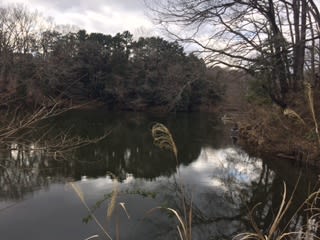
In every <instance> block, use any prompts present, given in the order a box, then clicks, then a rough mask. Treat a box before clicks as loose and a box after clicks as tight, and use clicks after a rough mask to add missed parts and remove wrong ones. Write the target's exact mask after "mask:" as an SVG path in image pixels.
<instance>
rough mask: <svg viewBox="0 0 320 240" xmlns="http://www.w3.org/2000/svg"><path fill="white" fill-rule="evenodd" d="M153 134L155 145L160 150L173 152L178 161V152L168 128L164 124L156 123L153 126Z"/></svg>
mask: <svg viewBox="0 0 320 240" xmlns="http://www.w3.org/2000/svg"><path fill="white" fill-rule="evenodd" d="M151 132H152V137H153V142H154V144H155V145H157V146H158V147H160V148H163V149H167V150H170V151H172V152H173V154H174V156H175V158H176V160H177V161H178V150H177V147H176V144H175V142H174V141H173V138H172V135H171V133H170V131H169V130H168V128H167V127H166V126H164V125H163V124H162V123H156V124H154V125H153V126H152V130H151Z"/></svg>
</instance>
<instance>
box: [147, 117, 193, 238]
mask: <svg viewBox="0 0 320 240" xmlns="http://www.w3.org/2000/svg"><path fill="white" fill-rule="evenodd" d="M151 132H152V136H153V139H154V144H155V145H156V146H158V147H160V148H162V149H167V150H169V151H171V152H172V153H173V154H174V157H175V159H176V163H177V165H176V169H177V173H178V175H180V174H179V170H178V167H179V162H178V150H177V147H176V144H175V142H174V140H173V137H172V134H171V132H170V131H169V129H168V128H167V127H166V126H165V125H163V124H161V123H156V124H154V125H153V127H152V130H151ZM178 186H179V189H180V191H181V193H182V203H181V204H182V208H183V213H179V212H178V211H177V210H175V209H173V208H169V207H166V208H163V207H159V208H156V209H165V210H167V211H169V212H171V213H172V214H173V215H174V216H175V217H176V219H177V220H178V225H177V230H178V234H179V237H180V239H181V240H191V239H192V201H190V204H189V206H187V199H186V194H185V190H184V184H183V183H182V182H180V183H178Z"/></svg>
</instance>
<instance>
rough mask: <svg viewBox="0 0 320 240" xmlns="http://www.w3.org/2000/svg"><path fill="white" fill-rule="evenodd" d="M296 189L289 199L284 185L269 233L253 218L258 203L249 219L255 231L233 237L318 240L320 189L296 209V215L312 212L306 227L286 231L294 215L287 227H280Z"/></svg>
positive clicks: (243, 239)
mask: <svg viewBox="0 0 320 240" xmlns="http://www.w3.org/2000/svg"><path fill="white" fill-rule="evenodd" d="M296 186H297V185H296ZM294 193H295V190H294V191H293V193H292V195H291V196H290V198H289V199H288V200H287V190H286V185H285V184H284V185H283V195H282V201H281V204H280V207H279V210H278V212H277V215H276V216H275V218H274V220H273V222H272V224H271V226H270V228H269V231H268V232H267V234H263V233H262V231H261V230H260V229H259V228H258V226H257V224H256V222H255V221H254V219H253V212H254V210H255V208H256V207H257V205H256V206H255V207H254V208H253V209H252V210H251V211H250V213H249V219H250V222H251V225H252V227H253V229H254V232H245V233H240V234H238V235H236V236H235V237H234V238H233V239H234V240H270V239H273V240H282V239H297V240H316V239H320V237H319V236H317V231H318V228H319V224H320V222H319V212H320V211H319V209H318V208H317V207H316V204H317V201H318V200H319V195H320V189H319V190H318V191H316V192H314V193H312V194H310V195H309V196H308V198H307V199H306V200H305V201H304V203H303V204H301V205H300V207H298V209H296V211H295V213H294V215H296V214H297V213H298V212H299V211H301V210H305V211H308V212H310V214H311V216H310V217H309V218H308V219H307V220H306V222H305V223H304V227H303V228H301V229H298V230H296V231H288V232H286V229H287V228H288V227H289V225H290V223H291V221H292V220H293V217H294V215H293V216H292V217H291V220H290V221H289V222H287V223H286V225H285V227H284V228H283V229H280V223H281V220H282V219H283V216H284V215H285V214H286V213H287V211H288V209H289V207H290V205H291V203H292V200H293V197H294ZM308 204H309V205H310V208H306V207H305V206H306V205H308Z"/></svg>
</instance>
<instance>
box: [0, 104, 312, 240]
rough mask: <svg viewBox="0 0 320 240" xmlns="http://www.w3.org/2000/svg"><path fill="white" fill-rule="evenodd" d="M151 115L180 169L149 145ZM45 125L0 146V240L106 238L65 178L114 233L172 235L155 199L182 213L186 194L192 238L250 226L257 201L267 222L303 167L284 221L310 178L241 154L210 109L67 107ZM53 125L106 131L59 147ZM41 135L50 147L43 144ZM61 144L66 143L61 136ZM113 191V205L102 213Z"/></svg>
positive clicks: (225, 235) (260, 219)
mask: <svg viewBox="0 0 320 240" xmlns="http://www.w3.org/2000/svg"><path fill="white" fill-rule="evenodd" d="M155 122H161V123H164V124H165V125H166V126H167V127H168V128H169V129H170V130H171V132H172V134H173V136H174V139H175V141H176V144H177V147H178V151H179V153H178V156H179V157H178V161H179V164H178V167H177V163H176V160H175V159H174V157H173V156H172V154H171V153H170V152H167V151H163V150H160V149H158V148H157V147H155V146H154V145H153V140H152V137H151V132H150V129H151V126H152V125H153V123H155ZM46 126H50V131H49V132H48V131H46V130H44V129H47V128H41V129H40V130H39V131H38V132H37V133H35V134H34V135H33V136H28V137H26V139H24V142H25V141H27V143H28V144H27V146H25V145H21V144H19V143H13V144H11V145H10V146H8V147H6V148H3V149H2V150H1V152H0V234H1V235H0V236H1V237H0V238H1V239H3V240H21V239H24V240H51V239H52V240H53V239H54V240H57V239H59V240H64V239H65V240H84V239H87V238H89V237H92V239H107V238H106V237H105V235H104V234H103V232H102V231H101V230H100V229H99V227H98V225H97V224H96V223H95V222H94V221H93V220H90V219H89V218H88V211H87V209H86V208H85V206H84V204H83V203H82V202H81V200H80V198H79V196H78V195H77V194H76V192H75V191H74V189H73V188H72V187H71V185H70V182H73V183H74V186H75V187H76V188H77V189H78V191H79V192H80V195H82V196H83V198H84V200H85V202H86V204H87V205H88V206H89V207H90V208H91V209H92V211H93V212H94V214H95V216H96V217H97V219H98V220H99V222H100V223H101V224H102V225H103V227H104V228H105V229H106V230H107V231H108V233H109V234H110V235H111V236H112V238H113V239H117V238H118V239H176V238H177V236H178V235H177V228H176V225H177V222H176V220H175V218H174V217H173V216H172V214H170V213H169V212H168V211H166V210H164V209H160V208H159V207H171V208H174V209H176V210H177V211H180V212H181V213H182V212H183V204H182V202H183V199H185V202H186V205H190V202H192V206H193V216H194V218H193V223H192V226H193V230H192V231H193V236H194V239H231V238H232V237H233V236H235V235H236V234H238V233H241V232H244V231H248V230H249V231H250V230H252V229H251V225H250V223H249V221H248V212H249V210H250V209H251V208H252V207H253V206H254V205H255V204H257V203H259V202H260V203H261V204H260V205H259V207H258V208H257V209H256V212H255V215H256V222H257V224H258V225H259V227H260V228H261V229H268V226H269V225H270V223H271V219H273V217H274V216H275V214H276V210H277V207H278V206H279V204H280V202H281V193H282V190H283V182H284V181H285V182H286V183H287V188H288V192H291V191H292V189H293V188H294V186H295V183H296V181H297V179H298V177H299V175H300V174H301V175H302V178H301V180H300V182H299V184H298V186H297V191H296V195H295V196H296V197H295V199H294V201H293V203H292V210H289V214H288V216H286V217H285V218H287V219H289V218H290V217H291V215H290V213H293V212H294V210H295V208H296V207H298V206H299V205H300V204H301V202H302V201H303V200H304V198H305V197H306V196H307V194H308V193H310V191H312V190H313V188H314V186H315V184H316V181H317V175H316V174H315V173H313V172H312V171H311V170H309V169H307V168H305V167H304V168H301V167H300V168H299V167H297V166H293V165H291V164H290V163H287V162H284V161H280V160H273V161H270V159H263V160H262V159H259V158H254V157H251V156H249V155H248V154H247V153H246V152H245V151H243V150H242V149H241V148H239V147H237V146H234V145H233V144H232V141H231V139H230V137H229V136H228V131H229V130H228V129H226V128H225V127H224V126H222V124H221V123H220V121H219V120H218V119H217V118H216V117H215V116H214V115H211V114H199V113H196V114H172V115H169V116H166V117H165V116H155V115H148V114H140V113H105V112H104V111H92V110H86V111H74V112H70V113H67V114H65V115H64V116H60V117H59V118H56V119H54V120H50V121H49V122H47V123H46ZM61 132H63V133H66V134H68V136H69V138H70V137H77V136H81V137H82V138H94V137H99V136H102V135H103V134H104V133H106V132H107V133H109V134H108V136H107V137H106V138H105V139H103V140H101V141H100V142H98V143H95V144H90V145H88V146H85V147H82V148H78V149H73V150H72V151H67V152H65V151H64V152H63V153H62V154H60V153H59V152H57V151H58V150H61V146H54V144H57V143H58V142H61V140H62V139H63V137H62V135H59V133H61ZM35 139H38V141H37V142H36V140H35ZM39 139H40V140H39ZM75 139H76V138H75ZM43 142H47V143H50V145H51V150H52V151H53V152H55V151H56V154H53V153H52V152H46V151H44V150H42V149H41V143H43ZM64 145H65V147H66V149H68V142H65V143H64ZM270 158H271V157H270ZM113 191H116V192H117V198H116V202H115V203H116V204H115V207H114V211H113V214H112V216H111V217H107V208H108V204H109V203H110V201H111V198H110V195H111V193H112V192H113ZM122 206H125V209H126V211H127V213H126V212H125V211H124V209H123V207H122ZM303 217H304V216H303V215H299V216H298V217H296V218H294V219H293V221H294V224H293V226H294V227H297V226H298V227H299V223H300V222H301V220H302V219H303ZM287 219H284V222H286V220H287ZM96 235H97V236H99V237H94V238H93V236H96Z"/></svg>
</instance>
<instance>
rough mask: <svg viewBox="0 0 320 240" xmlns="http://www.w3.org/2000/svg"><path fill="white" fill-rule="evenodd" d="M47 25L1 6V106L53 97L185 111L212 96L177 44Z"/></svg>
mask: <svg viewBox="0 0 320 240" xmlns="http://www.w3.org/2000/svg"><path fill="white" fill-rule="evenodd" d="M49 25H50V24H49V22H48V21H47V20H44V18H43V17H42V16H41V14H39V13H37V12H30V11H29V10H28V9H26V8H25V7H23V6H20V5H15V6H8V7H2V8H0V91H1V92H0V94H1V95H2V96H6V97H7V101H2V102H3V103H4V102H6V103H7V102H9V101H17V100H19V101H23V102H25V103H27V104H35V105H37V104H50V101H51V100H52V99H56V98H59V99H65V100H68V101H70V102H71V101H72V102H84V101H90V100H98V101H100V102H103V103H105V104H106V105H107V106H108V107H109V108H113V109H126V110H148V109H150V108H159V109H162V110H164V111H172V110H177V111H180V110H181V111H188V110H195V109H197V107H198V106H199V105H201V104H204V103H214V102H215V101H216V100H217V99H218V98H219V91H220V90H218V89H217V87H216V86H215V84H214V82H213V81H210V80H208V79H207V77H206V71H207V69H206V64H205V62H204V61H203V60H202V59H199V58H197V57H196V56H195V55H193V54H187V53H186V52H185V51H184V49H183V47H182V46H181V45H179V44H178V42H177V41H175V42H170V41H167V40H165V39H163V38H161V37H140V38H139V39H137V40H134V38H133V35H132V34H131V33H130V32H128V31H125V32H122V33H118V34H116V35H114V36H111V35H107V34H103V33H87V32H86V30H79V31H77V32H71V31H65V32H64V33H62V32H61V31H57V30H56V29H55V28H52V27H51V28H50V27H48V26H49ZM2 98H4V97H2ZM3 103H2V104H3Z"/></svg>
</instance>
